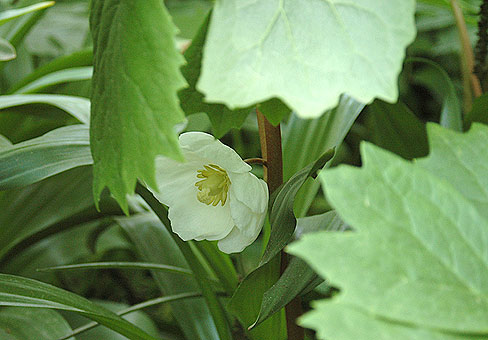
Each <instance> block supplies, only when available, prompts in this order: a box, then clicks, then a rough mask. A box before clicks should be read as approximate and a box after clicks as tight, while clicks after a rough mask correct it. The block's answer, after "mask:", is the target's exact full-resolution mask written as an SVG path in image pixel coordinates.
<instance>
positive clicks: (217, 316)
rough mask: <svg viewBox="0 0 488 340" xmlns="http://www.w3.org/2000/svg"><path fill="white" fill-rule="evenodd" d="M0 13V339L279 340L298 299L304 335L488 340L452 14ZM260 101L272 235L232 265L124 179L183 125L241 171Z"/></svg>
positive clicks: (38, 9) (478, 185)
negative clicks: (177, 231) (216, 145)
mask: <svg viewBox="0 0 488 340" xmlns="http://www.w3.org/2000/svg"><path fill="white" fill-rule="evenodd" d="M460 4H461V7H462V8H463V10H464V13H465V18H466V22H467V25H468V31H469V33H470V34H471V37H472V41H474V39H475V35H474V33H475V30H476V23H477V18H476V13H477V11H478V8H479V3H478V2H477V1H474V0H465V1H460ZM0 9H2V10H3V11H2V12H1V13H0V25H2V26H1V27H0V37H1V38H0V91H1V93H2V95H1V96H0V190H1V191H0V211H2V214H1V215H0V271H1V272H2V273H4V274H0V306H5V307H1V309H0V337H1V338H2V339H3V338H5V339H31V338H33V335H32V334H35V338H36V339H39V340H43V339H53V338H60V339H74V337H75V336H76V338H77V339H107V340H111V339H122V338H123V337H122V336H125V337H127V338H130V339H157V338H164V339H183V338H185V339H201V340H213V339H222V340H228V339H229V340H230V339H239V338H241V337H242V338H249V339H253V340H254V339H255V340H258V339H269V340H283V339H286V338H287V333H286V332H287V330H286V322H285V317H284V313H283V312H282V311H283V307H284V306H285V305H287V304H288V303H290V301H292V300H293V299H295V298H296V297H302V298H303V300H304V301H305V302H308V301H310V300H313V301H312V302H311V304H310V305H311V306H312V307H313V311H312V312H310V313H307V314H306V315H305V316H304V317H303V318H301V319H300V321H299V322H300V324H301V325H303V326H305V327H308V328H312V329H315V330H316V331H317V334H316V335H314V334H312V333H310V334H309V333H307V334H306V336H307V337H308V339H315V338H320V339H325V338H327V339H332V340H334V339H338V340H340V339H351V338H358V339H376V338H379V339H381V338H386V339H391V338H398V339H418V340H421V339H422V340H423V339H439V340H440V339H452V340H461V339H488V327H487V325H486V320H488V318H487V316H488V315H487V313H488V312H487V311H488V305H487V303H486V301H487V300H488V292H486V287H488V282H487V280H488V277H487V276H486V275H487V273H488V270H487V268H486V264H487V263H488V258H487V255H486V254H487V252H486V249H487V248H488V241H487V240H488V234H487V233H488V229H487V228H488V226H487V221H486V218H485V214H486V209H484V208H485V205H486V204H487V202H488V197H486V195H485V192H486V191H487V190H488V189H487V186H488V183H485V182H486V178H488V177H487V176H486V175H487V174H485V172H486V171H485V170H486V169H485V168H486V167H485V165H484V164H486V162H487V161H488V154H487V153H486V151H487V149H486V147H485V144H486V143H485V141H486V139H487V137H488V129H487V128H486V127H484V126H483V125H479V124H474V125H473V127H472V129H471V130H470V132H468V133H466V134H462V131H464V130H467V129H468V128H469V126H470V125H471V124H472V122H482V123H488V118H487V117H488V116H487V115H486V108H487V107H488V102H487V101H488V96H487V95H486V94H485V95H483V96H481V97H479V98H478V99H476V100H475V101H474V104H473V107H472V109H471V110H469V111H467V110H466V107H467V106H466V105H464V104H465V102H463V100H461V99H460V98H464V99H465V97H463V96H462V94H461V93H462V86H463V84H462V81H461V68H460V66H459V65H460V63H459V55H458V54H459V53H460V52H461V50H460V48H459V46H460V44H459V42H458V39H457V28H456V25H455V20H454V18H453V15H452V13H451V10H450V7H449V1H447V0H422V1H420V0H419V1H417V3H415V1H414V0H408V1H407V0H390V1H387V2H385V1H377V0H357V1H341V2H338V1H318V0H310V1H301V2H292V1H283V0H257V1H239V0H220V1H216V2H215V3H212V2H211V1H206V0H168V1H164V2H163V1H160V0H144V1H134V0H91V1H88V0H73V1H58V2H57V3H56V4H54V3H53V2H51V1H46V2H39V1H34V0H19V1H9V0H5V1H0ZM416 32H418V34H417V36H416ZM415 36H416V38H415ZM414 38H415V40H414ZM190 40H191V44H190ZM412 42H413V43H412ZM411 43H412V44H411ZM410 44H411V45H410ZM408 45H410V47H409V48H408V49H407V50H406V48H407V46H408ZM181 51H183V53H181ZM7 61H8V62H7ZM453 65H455V66H453ZM402 69H403V71H402V73H401V75H400V82H399V84H400V86H398V81H397V80H398V75H399V73H400V71H401V70H402ZM375 98H378V99H376V100H375V101H374V102H373V100H374V99H375ZM397 101H398V102H397ZM387 102H388V103H387ZM393 102H396V103H395V104H391V103H393ZM256 107H257V108H258V109H259V110H260V111H261V112H262V113H263V114H264V115H265V116H266V118H267V119H268V120H269V121H270V122H271V123H273V124H274V125H277V124H279V123H281V124H282V126H283V129H282V130H283V171H284V179H285V183H284V185H282V186H281V187H280V188H279V189H278V190H277V191H276V192H275V193H274V195H272V197H271V200H270V204H269V223H267V224H266V226H265V231H264V233H263V234H264V235H263V236H262V237H261V238H260V239H259V240H258V241H257V242H256V243H255V244H253V245H252V246H250V247H249V248H248V249H246V250H245V251H244V252H243V253H242V254H238V255H235V256H232V257H231V256H228V255H226V254H223V253H221V252H219V251H218V249H217V248H216V245H215V244H214V243H212V242H206V241H203V242H192V243H185V242H182V241H181V240H180V239H178V238H177V237H175V235H174V234H173V233H171V231H170V229H169V227H170V225H169V221H168V219H167V210H166V208H165V207H164V206H162V205H160V204H159V203H158V202H157V201H156V200H155V199H154V197H153V196H152V194H151V193H150V191H148V190H147V189H146V188H145V187H143V186H141V185H139V186H138V187H137V190H136V183H137V181H138V180H140V181H142V182H144V183H146V184H148V185H149V186H151V187H156V177H155V170H154V168H155V165H154V159H155V157H156V156H157V155H164V156H167V157H171V158H174V159H181V154H180V150H179V146H178V143H177V134H178V132H180V131H182V130H184V129H186V130H198V131H208V130H210V129H211V130H212V131H213V133H214V135H215V136H216V137H218V138H220V137H222V139H223V140H224V141H225V142H227V143H228V144H230V145H232V146H233V147H234V148H235V149H236V150H237V151H238V152H239V153H240V154H241V155H242V156H244V157H255V156H256V155H257V153H258V149H259V144H258V140H259V137H258V135H257V124H256V120H255V118H254V115H253V114H251V113H254V110H255V108H256ZM360 113H361V115H360ZM358 117H359V118H358ZM305 118H308V119H305ZM426 121H435V122H438V123H439V124H440V125H441V126H443V127H440V126H438V125H434V124H429V125H426ZM426 126H427V127H426ZM231 129H232V130H231ZM449 129H450V130H449ZM363 140H367V141H369V142H370V143H372V144H362V145H361V147H359V145H360V142H361V141H363ZM429 143H430V149H431V152H430V155H429V156H428V157H427V158H420V157H423V156H426V155H427V154H428V152H429V146H428V145H429ZM373 144H374V145H376V146H374V145H373ZM379 147H381V148H383V149H386V150H389V152H388V151H384V150H382V149H380V148H379ZM332 150H334V151H332ZM395 154H396V155H395ZM361 157H362V159H361ZM400 157H402V158H400ZM405 159H406V160H405ZM412 159H415V161H414V162H410V161H407V160H412ZM361 161H362V162H363V164H364V165H363V167H362V168H360V169H355V168H352V167H349V166H340V167H337V168H336V169H331V170H324V171H322V172H321V173H320V175H319V177H320V181H319V180H314V179H313V177H315V174H316V173H317V170H318V169H320V168H323V167H329V166H331V165H336V164H338V163H349V164H355V165H357V164H360V162H361ZM255 171H256V172H257V173H259V171H260V170H259V169H255ZM321 183H322V191H320V184H321ZM106 188H108V189H109V190H106ZM109 192H110V194H111V195H109ZM135 192H137V194H139V196H138V195H134V193H135ZM323 193H325V195H324V194H323ZM93 196H94V198H95V199H93ZM141 198H143V199H144V201H145V202H144V201H143V200H142V199H141ZM333 209H335V210H333ZM307 215H313V216H307ZM350 229H352V230H350ZM346 230H347V232H344V231H346ZM304 234H306V235H304ZM296 238H301V240H299V241H298V242H295V243H292V244H291V245H290V246H288V248H285V247H286V246H287V245H288V244H289V243H290V242H292V241H293V240H294V239H296ZM283 249H287V250H288V251H289V252H290V253H292V254H294V255H297V257H292V258H291V260H290V262H289V265H288V267H287V268H286V270H284V272H283V273H280V254H279V253H280V252H281V251H282V250H283ZM86 262H95V263H90V264H86ZM84 263H85V264H84ZM39 268H44V269H45V270H44V271H41V272H39V271H37V269H39ZM338 289H339V290H340V292H339V293H338V294H336V293H335V292H336V291H337V290H338ZM70 291H71V292H70ZM159 295H163V296H162V297H157V296H159ZM82 296H84V297H82ZM331 297H332V298H331ZM322 298H327V299H325V300H323V301H319V302H315V300H317V299H322ZM114 301H116V302H114ZM305 302H304V306H305V307H306V308H308V306H309V304H307V303H305ZM128 305H132V306H131V307H129V306H128ZM13 306H15V307H13ZM151 306H152V309H151V308H150V309H148V312H147V313H142V312H140V311H138V310H139V309H142V308H148V307H151ZM157 306H159V307H157ZM32 308H36V309H38V310H37V311H33V310H32ZM39 308H40V309H39ZM134 312H135V313H134ZM128 313H131V314H128ZM125 314H128V315H127V317H126V319H124V318H122V317H121V316H122V315H125ZM148 315H149V316H150V317H148ZM84 318H89V319H91V320H93V321H95V322H96V323H100V324H102V325H104V326H106V328H101V327H99V328H97V329H94V330H90V331H87V329H88V328H91V327H93V326H94V324H89V325H87V326H85V327H81V328H80V329H77V330H73V329H74V328H75V327H79V326H82V325H84V324H85V321H84V320H85V319H84ZM127 320H129V321H127ZM26 323H27V324H29V325H30V327H25V326H24V325H25V324H26ZM248 328H249V330H248ZM110 329H111V330H110ZM82 331H83V333H81V332H82Z"/></svg>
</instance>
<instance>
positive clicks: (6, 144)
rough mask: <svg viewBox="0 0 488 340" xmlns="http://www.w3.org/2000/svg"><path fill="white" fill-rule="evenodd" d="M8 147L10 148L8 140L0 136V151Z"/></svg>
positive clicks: (10, 144)
mask: <svg viewBox="0 0 488 340" xmlns="http://www.w3.org/2000/svg"><path fill="white" fill-rule="evenodd" d="M10 146H12V143H11V142H10V141H9V140H8V138H7V137H5V136H2V135H0V149H1V148H5V147H10Z"/></svg>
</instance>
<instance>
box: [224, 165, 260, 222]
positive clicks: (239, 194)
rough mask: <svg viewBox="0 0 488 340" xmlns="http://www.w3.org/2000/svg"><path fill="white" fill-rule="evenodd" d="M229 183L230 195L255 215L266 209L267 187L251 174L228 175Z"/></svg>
mask: <svg viewBox="0 0 488 340" xmlns="http://www.w3.org/2000/svg"><path fill="white" fill-rule="evenodd" d="M228 175H229V179H230V182H231V186H230V194H231V197H234V198H236V199H237V200H239V201H240V202H241V203H244V204H245V205H246V206H247V207H249V209H251V210H252V211H253V212H255V213H262V212H263V211H265V210H266V209H267V207H268V199H269V193H268V186H267V184H266V182H264V181H263V180H261V179H258V178H257V177H256V176H254V175H253V174H251V173H249V172H248V173H244V174H236V173H228Z"/></svg>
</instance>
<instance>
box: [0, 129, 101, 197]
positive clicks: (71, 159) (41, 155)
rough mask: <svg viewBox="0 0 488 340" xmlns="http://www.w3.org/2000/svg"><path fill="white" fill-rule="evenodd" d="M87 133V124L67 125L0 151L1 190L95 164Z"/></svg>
mask: <svg viewBox="0 0 488 340" xmlns="http://www.w3.org/2000/svg"><path fill="white" fill-rule="evenodd" d="M88 132H89V131H88V126H87V125H82V124H79V125H72V126H66V127H62V128H59V129H56V130H53V131H50V132H48V133H46V134H45V135H43V136H41V137H38V138H34V139H30V140H27V141H25V142H22V143H18V144H14V145H12V146H10V147H4V148H2V149H0V164H2V167H1V168H0V190H6V189H12V188H15V187H21V186H26V185H29V184H32V183H35V182H38V181H40V180H42V179H44V178H47V177H50V176H53V175H56V174H58V173H60V172H63V171H66V170H69V169H72V168H75V167H79V166H82V165H88V164H92V157H91V154H90V142H89V139H88Z"/></svg>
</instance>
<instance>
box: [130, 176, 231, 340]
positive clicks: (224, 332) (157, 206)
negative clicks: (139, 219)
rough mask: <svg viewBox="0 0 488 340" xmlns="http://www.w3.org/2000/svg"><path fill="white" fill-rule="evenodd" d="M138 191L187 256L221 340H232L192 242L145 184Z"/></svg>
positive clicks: (138, 184) (227, 324) (226, 320)
mask: <svg viewBox="0 0 488 340" xmlns="http://www.w3.org/2000/svg"><path fill="white" fill-rule="evenodd" d="M136 193H137V194H139V195H140V196H141V197H142V198H143V199H144V201H146V203H147V204H148V205H149V206H150V207H151V209H152V210H153V211H154V213H155V214H156V215H157V216H158V218H159V219H160V220H161V222H162V223H163V224H164V226H165V227H166V229H168V231H169V233H170V235H171V236H172V237H173V240H174V241H175V243H176V245H177V246H178V248H179V249H180V251H181V253H182V254H183V256H184V257H185V260H186V262H187V263H188V265H189V266H190V269H191V271H192V272H193V274H194V275H195V278H196V281H197V283H198V285H199V286H200V289H201V290H202V295H203V296H204V298H205V300H206V302H207V305H208V309H209V310H210V313H211V314H212V317H213V319H214V321H215V326H216V328H217V332H218V333H219V339H220V340H232V335H231V331H230V327H229V323H228V319H227V316H226V315H225V312H224V309H223V307H222V305H221V304H220V302H219V300H218V299H217V295H216V293H215V292H214V291H213V289H212V285H211V282H210V281H209V279H208V277H207V272H206V271H205V269H204V268H203V267H202V266H201V264H200V262H199V261H198V259H197V258H196V257H195V254H193V251H192V250H191V247H190V244H189V243H187V242H185V241H183V240H182V239H180V238H179V237H178V236H177V235H176V234H175V233H173V231H172V230H171V227H170V226H171V222H170V220H169V218H168V209H167V208H166V207H165V206H164V205H162V204H161V203H160V202H159V201H158V200H157V198H156V197H154V195H153V194H152V192H151V191H149V190H148V189H147V188H146V187H145V186H143V185H141V184H140V183H137V187H136Z"/></svg>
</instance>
